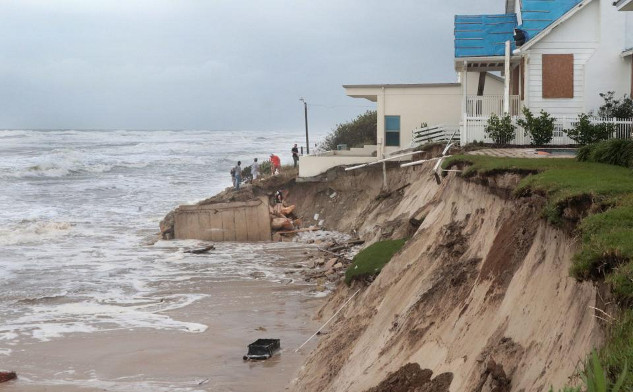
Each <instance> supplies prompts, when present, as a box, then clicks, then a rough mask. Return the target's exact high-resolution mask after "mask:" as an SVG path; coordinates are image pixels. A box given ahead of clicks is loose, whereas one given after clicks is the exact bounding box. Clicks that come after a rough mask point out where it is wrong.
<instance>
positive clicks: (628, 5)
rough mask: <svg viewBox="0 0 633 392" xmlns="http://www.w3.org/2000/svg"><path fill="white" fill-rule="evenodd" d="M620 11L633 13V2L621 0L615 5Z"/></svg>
mask: <svg viewBox="0 0 633 392" xmlns="http://www.w3.org/2000/svg"><path fill="white" fill-rule="evenodd" d="M615 6H616V7H618V11H633V2H632V1H631V0H619V1H618V2H617V3H615Z"/></svg>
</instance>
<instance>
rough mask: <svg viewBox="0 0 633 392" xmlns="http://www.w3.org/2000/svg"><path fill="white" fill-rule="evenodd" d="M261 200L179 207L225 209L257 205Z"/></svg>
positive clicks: (188, 208)
mask: <svg viewBox="0 0 633 392" xmlns="http://www.w3.org/2000/svg"><path fill="white" fill-rule="evenodd" d="M261 203H262V202H261V200H250V201H239V202H232V203H214V204H204V205H182V206H180V207H178V209H179V210H181V211H205V210H225V209H231V208H240V207H257V206H259V205H260V204H261Z"/></svg>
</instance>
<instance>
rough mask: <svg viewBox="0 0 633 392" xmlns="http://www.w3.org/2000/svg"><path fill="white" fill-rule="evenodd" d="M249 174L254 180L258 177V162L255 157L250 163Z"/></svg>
mask: <svg viewBox="0 0 633 392" xmlns="http://www.w3.org/2000/svg"><path fill="white" fill-rule="evenodd" d="M251 174H252V175H253V180H256V179H257V177H259V163H258V162H257V158H255V159H253V164H252V165H251Z"/></svg>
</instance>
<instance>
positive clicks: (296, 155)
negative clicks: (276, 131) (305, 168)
mask: <svg viewBox="0 0 633 392" xmlns="http://www.w3.org/2000/svg"><path fill="white" fill-rule="evenodd" d="M290 151H292V160H293V162H294V163H295V166H294V167H297V162H299V149H298V148H297V144H296V143H295V146H294V147H292V150H290Z"/></svg>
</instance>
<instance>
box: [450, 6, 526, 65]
mask: <svg viewBox="0 0 633 392" xmlns="http://www.w3.org/2000/svg"><path fill="white" fill-rule="evenodd" d="M516 25H517V16H516V14H497V15H455V57H480V56H503V55H504V54H505V42H506V41H508V40H510V41H511V42H513V43H514V39H513V38H512V36H513V33H514V28H515V27H516ZM513 49H514V47H513Z"/></svg>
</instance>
